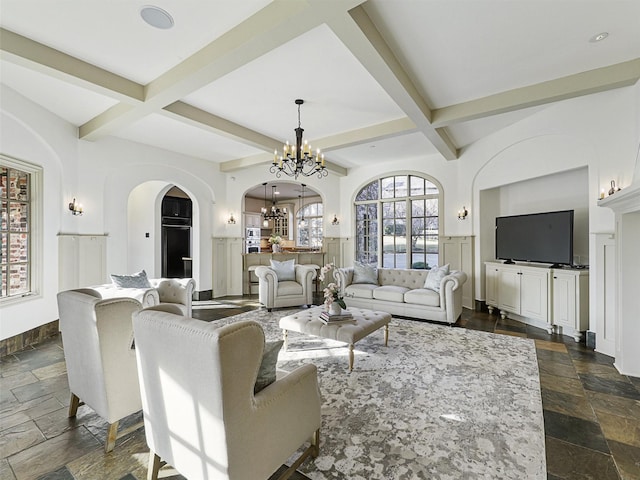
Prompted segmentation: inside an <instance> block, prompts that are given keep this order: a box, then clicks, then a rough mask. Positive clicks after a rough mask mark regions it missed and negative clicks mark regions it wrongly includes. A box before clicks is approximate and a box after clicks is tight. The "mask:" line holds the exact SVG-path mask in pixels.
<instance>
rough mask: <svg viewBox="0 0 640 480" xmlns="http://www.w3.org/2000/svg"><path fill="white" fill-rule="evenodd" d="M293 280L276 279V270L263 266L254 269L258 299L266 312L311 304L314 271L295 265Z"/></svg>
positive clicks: (311, 267) (310, 267) (310, 268)
mask: <svg viewBox="0 0 640 480" xmlns="http://www.w3.org/2000/svg"><path fill="white" fill-rule="evenodd" d="M294 273H295V279H293V280H283V279H282V278H280V279H278V274H277V272H276V270H274V269H273V268H271V267H267V266H265V265H261V266H259V267H257V268H256V276H257V277H258V282H259V283H258V299H259V301H260V303H261V304H262V305H264V306H265V307H266V308H267V310H268V311H271V310H272V309H273V308H280V307H297V306H300V305H311V304H312V303H313V279H314V278H316V270H315V268H314V267H313V266H309V265H295V267H294Z"/></svg>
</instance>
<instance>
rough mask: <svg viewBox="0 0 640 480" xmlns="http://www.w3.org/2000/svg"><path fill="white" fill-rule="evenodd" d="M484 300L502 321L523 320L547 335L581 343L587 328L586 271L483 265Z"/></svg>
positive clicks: (500, 264)
mask: <svg viewBox="0 0 640 480" xmlns="http://www.w3.org/2000/svg"><path fill="white" fill-rule="evenodd" d="M485 275H486V276H485V301H486V303H487V307H488V308H489V314H493V310H494V309H495V308H497V309H499V310H500V316H501V317H502V318H503V319H504V318H506V317H508V316H509V314H510V313H511V314H513V315H517V316H519V317H522V318H521V320H523V321H524V322H525V323H529V324H531V325H534V326H541V325H542V324H543V323H544V324H546V325H545V328H546V329H547V331H548V332H549V333H553V332H554V331H555V332H558V333H566V334H569V335H571V336H573V338H574V340H575V341H576V342H579V341H580V338H581V335H582V332H584V331H585V330H587V329H588V328H589V271H588V270H578V269H570V268H549V267H548V266H544V265H534V264H530V263H527V264H518V263H516V264H506V263H501V262H485ZM519 319H520V318H519Z"/></svg>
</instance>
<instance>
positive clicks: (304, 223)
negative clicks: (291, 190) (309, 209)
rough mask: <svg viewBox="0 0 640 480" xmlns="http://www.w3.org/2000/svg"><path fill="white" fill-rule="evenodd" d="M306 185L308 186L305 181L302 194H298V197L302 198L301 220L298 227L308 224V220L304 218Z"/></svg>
mask: <svg viewBox="0 0 640 480" xmlns="http://www.w3.org/2000/svg"><path fill="white" fill-rule="evenodd" d="M304 187H306V185H305V184H304V183H303V184H302V195H298V198H299V199H300V209H299V211H300V215H301V218H300V221H299V222H298V227H300V228H305V227H306V226H307V221H306V220H305V219H304Z"/></svg>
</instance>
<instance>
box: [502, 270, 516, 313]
mask: <svg viewBox="0 0 640 480" xmlns="http://www.w3.org/2000/svg"><path fill="white" fill-rule="evenodd" d="M498 284H499V285H500V289H499V290H498V307H499V308H500V310H505V311H507V312H512V313H516V314H519V313H520V272H519V271H518V270H516V269H511V268H509V269H499V270H498Z"/></svg>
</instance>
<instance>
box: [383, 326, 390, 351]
mask: <svg viewBox="0 0 640 480" xmlns="http://www.w3.org/2000/svg"><path fill="white" fill-rule="evenodd" d="M388 344H389V324H387V325H385V326H384V346H385V347H387V346H388Z"/></svg>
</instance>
